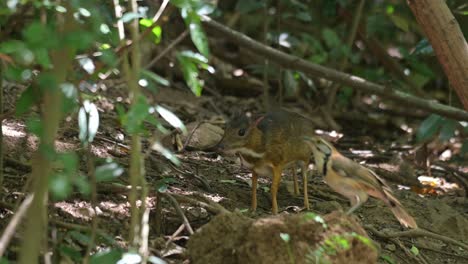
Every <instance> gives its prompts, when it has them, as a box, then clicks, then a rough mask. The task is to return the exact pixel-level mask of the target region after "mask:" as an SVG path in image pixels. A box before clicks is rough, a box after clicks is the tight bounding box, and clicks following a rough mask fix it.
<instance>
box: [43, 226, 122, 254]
mask: <svg viewBox="0 0 468 264" xmlns="http://www.w3.org/2000/svg"><path fill="white" fill-rule="evenodd" d="M50 223H52V224H55V225H57V226H60V227H62V228H67V229H75V230H79V231H86V232H89V231H90V230H91V227H89V226H84V225H79V224H73V223H67V222H63V221H60V220H56V219H50ZM96 232H97V234H99V235H100V236H101V237H107V236H108V235H107V233H106V232H105V231H104V230H102V229H96ZM112 245H114V246H118V247H120V246H119V244H118V243H116V242H115V241H113V242H112Z"/></svg>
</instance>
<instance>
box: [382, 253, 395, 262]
mask: <svg viewBox="0 0 468 264" xmlns="http://www.w3.org/2000/svg"><path fill="white" fill-rule="evenodd" d="M380 258H381V259H383V260H384V261H385V262H387V263H388V264H396V262H395V260H393V258H392V257H390V256H388V255H382V256H380Z"/></svg>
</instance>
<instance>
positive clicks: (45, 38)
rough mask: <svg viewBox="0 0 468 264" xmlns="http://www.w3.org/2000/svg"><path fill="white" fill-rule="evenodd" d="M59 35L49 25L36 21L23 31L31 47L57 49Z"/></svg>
mask: <svg viewBox="0 0 468 264" xmlns="http://www.w3.org/2000/svg"><path fill="white" fill-rule="evenodd" d="M58 36H59V35H58V34H57V33H56V32H54V30H52V29H51V28H50V27H49V26H48V25H44V24H43V23H41V22H39V21H34V22H32V23H31V24H29V26H27V27H26V28H25V29H24V30H23V37H24V39H25V41H26V43H28V46H29V47H34V48H48V49H49V48H55V47H57V46H58V44H59V41H58Z"/></svg>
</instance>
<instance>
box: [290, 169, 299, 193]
mask: <svg viewBox="0 0 468 264" xmlns="http://www.w3.org/2000/svg"><path fill="white" fill-rule="evenodd" d="M291 173H292V175H293V179H294V195H299V183H298V182H297V170H296V164H294V165H293V166H292V167H291Z"/></svg>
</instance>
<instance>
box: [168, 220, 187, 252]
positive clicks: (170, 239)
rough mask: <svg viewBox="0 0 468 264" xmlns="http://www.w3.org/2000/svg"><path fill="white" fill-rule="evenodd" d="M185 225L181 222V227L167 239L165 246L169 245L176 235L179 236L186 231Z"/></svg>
mask: <svg viewBox="0 0 468 264" xmlns="http://www.w3.org/2000/svg"><path fill="white" fill-rule="evenodd" d="M184 228H185V225H184V224H181V225H180V226H179V228H177V230H176V231H175V232H174V233H173V234H172V235H171V236H170V237H169V239H168V240H167V241H166V244H165V247H166V248H167V246H169V243H171V242H172V241H173V240H174V238H175V237H176V236H178V235H179V234H180V233H181V232H182V231H184Z"/></svg>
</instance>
